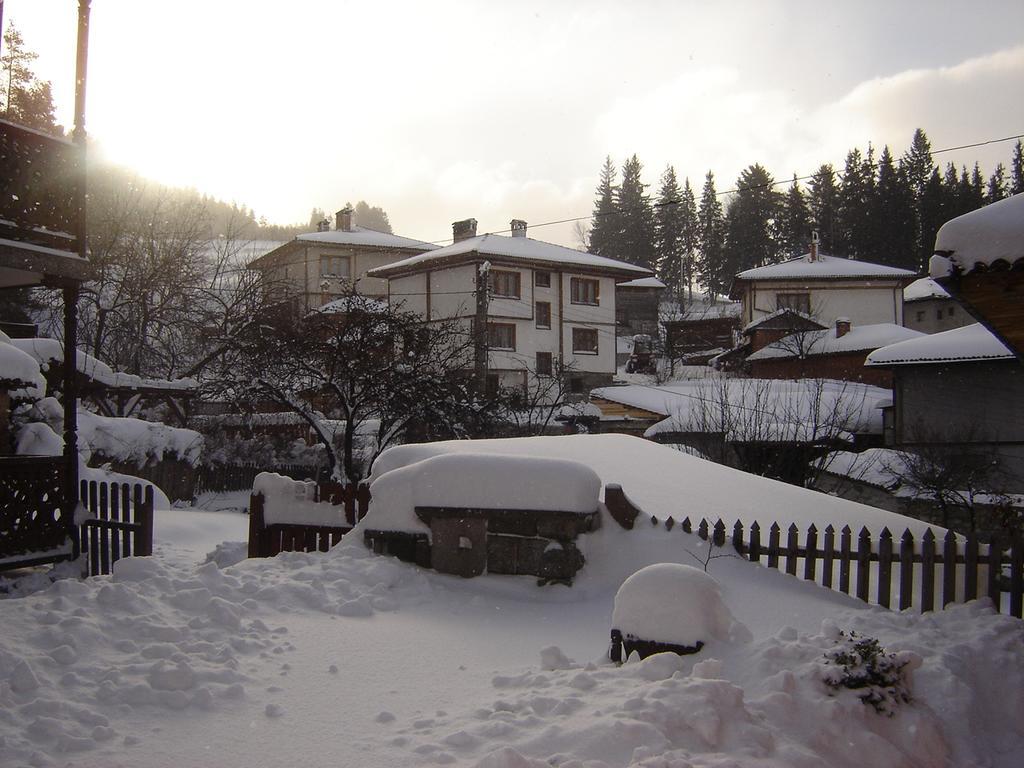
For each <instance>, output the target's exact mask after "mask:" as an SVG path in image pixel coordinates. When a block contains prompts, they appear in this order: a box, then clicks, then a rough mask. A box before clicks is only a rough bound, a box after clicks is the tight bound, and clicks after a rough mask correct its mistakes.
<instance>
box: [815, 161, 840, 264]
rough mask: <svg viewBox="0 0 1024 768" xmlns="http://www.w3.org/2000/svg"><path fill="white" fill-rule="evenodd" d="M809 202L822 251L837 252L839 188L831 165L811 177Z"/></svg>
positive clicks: (822, 167)
mask: <svg viewBox="0 0 1024 768" xmlns="http://www.w3.org/2000/svg"><path fill="white" fill-rule="evenodd" d="M808 203H809V205H810V209H811V223H812V224H813V225H814V228H815V229H816V230H817V232H818V238H819V243H820V248H821V252H822V253H835V246H836V235H837V227H838V223H839V222H838V220H837V219H838V210H837V209H838V207H839V190H838V189H837V188H836V172H835V170H834V169H833V168H832V166H831V165H823V166H821V167H820V168H818V170H817V171H815V172H814V175H813V176H812V177H811V183H810V195H809V196H808Z"/></svg>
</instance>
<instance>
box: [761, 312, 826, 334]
mask: <svg viewBox="0 0 1024 768" xmlns="http://www.w3.org/2000/svg"><path fill="white" fill-rule="evenodd" d="M785 315H791V316H792V317H794V318H800V319H801V320H806V321H807V322H808V323H813V324H814V325H817V326H820V327H821V328H824V327H825V326H824V325H822V324H821V323H819V322H818V321H817V320H815V319H814V318H813V317H811V316H810V315H808V314H805V313H803V312H801V311H800V310H798V309H792V308H790V307H779V308H778V309H776V310H775V311H774V312H770V313H768V314H767V315H764V316H762V317H757V318H754V319H753V320H751V321H750V322H749V323H747V324H746V325H745V326H743V333H747V332H748V331H752V330H754V329H755V328H757V327H758V326H759V325H762V324H764V323H767V322H768V321H769V320H775V319H776V318H779V317H783V316H785Z"/></svg>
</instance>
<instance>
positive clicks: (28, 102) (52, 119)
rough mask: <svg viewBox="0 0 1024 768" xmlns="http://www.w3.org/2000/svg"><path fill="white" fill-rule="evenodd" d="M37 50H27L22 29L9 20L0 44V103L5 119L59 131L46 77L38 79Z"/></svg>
mask: <svg viewBox="0 0 1024 768" xmlns="http://www.w3.org/2000/svg"><path fill="white" fill-rule="evenodd" d="M37 58H39V54H37V53H34V52H33V51H30V50H28V49H27V48H26V47H25V41H24V39H23V38H22V36H21V33H20V32H19V31H18V30H17V29H16V28H15V26H14V24H8V25H7V30H6V31H5V32H4V35H3V45H0V104H2V106H3V116H4V119H6V120H11V121H12V122H15V123H20V124H21V125H25V126H28V127H29V128H35V129H36V130H38V131H44V132H46V133H51V134H56V135H61V134H63V131H62V130H61V128H60V126H59V125H57V118H56V116H55V114H54V106H53V92H52V90H51V86H50V83H49V81H44V80H39V79H37V78H36V76H35V74H33V72H32V67H31V65H32V62H33V61H35V60H36V59H37Z"/></svg>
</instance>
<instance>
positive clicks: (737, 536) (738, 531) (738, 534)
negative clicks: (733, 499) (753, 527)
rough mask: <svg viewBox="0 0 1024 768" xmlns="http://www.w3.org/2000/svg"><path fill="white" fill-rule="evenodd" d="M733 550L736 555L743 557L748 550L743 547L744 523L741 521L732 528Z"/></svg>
mask: <svg viewBox="0 0 1024 768" xmlns="http://www.w3.org/2000/svg"><path fill="white" fill-rule="evenodd" d="M732 548H733V549H735V550H736V553H737V554H739V555H742V554H743V553H744V552H745V551H746V550H745V548H744V545H743V523H741V522H740V521H739V520H737V521H736V524H735V525H733V527H732Z"/></svg>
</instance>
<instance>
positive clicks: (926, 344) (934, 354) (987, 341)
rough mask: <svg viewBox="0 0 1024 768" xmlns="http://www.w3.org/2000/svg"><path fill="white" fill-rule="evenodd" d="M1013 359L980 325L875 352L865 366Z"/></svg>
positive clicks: (990, 333)
mask: <svg viewBox="0 0 1024 768" xmlns="http://www.w3.org/2000/svg"><path fill="white" fill-rule="evenodd" d="M1013 359H1015V355H1014V354H1013V352H1011V351H1010V350H1009V349H1007V348H1006V346H1005V345H1004V344H1003V342H1001V341H1000V340H999V339H997V338H996V337H995V336H994V335H993V334H992V332H991V331H989V330H988V328H986V327H985V326H983V325H981V323H975V324H974V325H966V326H964V327H963V328H954V329H953V330H951V331H943V332H942V333H933V334H931V335H927V334H926V335H922V336H920V337H919V338H916V339H910V340H908V341H901V342H899V343H897V344H890V345H889V346H886V347H882V348H881V349H876V350H875V351H874V352H872V353H871V354H870V355H868V359H867V362H866V363H865V365H920V364H924V363H951V362H963V363H966V362H972V361H978V360H1013Z"/></svg>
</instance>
